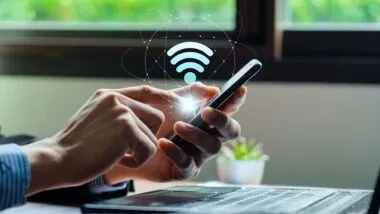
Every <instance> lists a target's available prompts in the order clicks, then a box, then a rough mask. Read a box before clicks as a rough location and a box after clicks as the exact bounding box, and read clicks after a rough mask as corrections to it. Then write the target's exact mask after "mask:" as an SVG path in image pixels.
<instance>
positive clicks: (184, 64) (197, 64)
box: [167, 42, 214, 84]
mask: <svg viewBox="0 0 380 214" xmlns="http://www.w3.org/2000/svg"><path fill="white" fill-rule="evenodd" d="M187 49H192V50H197V51H198V52H201V53H198V52H195V51H187ZM184 50H185V51H184ZM178 52H181V53H179V54H177V53H178ZM176 54H177V55H176ZM213 54H214V52H213V51H212V50H211V49H210V48H209V47H207V46H206V45H204V44H202V43H198V42H182V43H179V44H177V45H175V46H173V47H171V48H170V49H169V50H168V52H167V55H168V56H169V57H173V56H174V57H173V58H172V59H171V60H170V63H171V64H172V65H174V66H176V71H177V72H178V73H182V72H183V71H185V70H189V71H188V72H187V73H186V74H185V76H184V80H185V83H187V84H191V83H193V82H195V81H196V80H197V75H196V74H195V73H193V72H192V71H191V70H193V71H197V72H199V73H203V72H204V70H205V69H204V66H206V65H208V64H210V60H209V58H208V57H211V56H212V55H213ZM189 60H192V61H189ZM201 63H202V64H203V65H202V64H201Z"/></svg>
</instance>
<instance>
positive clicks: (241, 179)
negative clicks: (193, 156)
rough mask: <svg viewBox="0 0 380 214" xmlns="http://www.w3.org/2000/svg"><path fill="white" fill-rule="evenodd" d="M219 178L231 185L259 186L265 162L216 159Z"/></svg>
mask: <svg viewBox="0 0 380 214" xmlns="http://www.w3.org/2000/svg"><path fill="white" fill-rule="evenodd" d="M216 166H217V173H218V178H219V180H220V181H221V182H224V183H230V184H251V185H259V184H261V182H262V179H263V175H264V168H265V161H264V160H260V161H250V160H228V159H226V158H222V157H218V158H217V159H216Z"/></svg>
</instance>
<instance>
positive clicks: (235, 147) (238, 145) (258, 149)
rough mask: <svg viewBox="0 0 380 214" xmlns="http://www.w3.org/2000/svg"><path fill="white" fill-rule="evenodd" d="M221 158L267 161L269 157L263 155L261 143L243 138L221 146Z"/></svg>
mask: <svg viewBox="0 0 380 214" xmlns="http://www.w3.org/2000/svg"><path fill="white" fill-rule="evenodd" d="M221 156H222V157H224V158H227V159H229V160H263V161H266V160H269V156H268V155H267V154H265V153H264V150H263V143H261V142H257V141H256V140H255V139H254V138H252V139H246V138H245V137H240V138H238V139H236V140H233V141H231V142H229V143H228V144H226V145H223V147H222V151H221Z"/></svg>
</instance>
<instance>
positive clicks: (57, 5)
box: [0, 0, 380, 24]
mask: <svg viewBox="0 0 380 214" xmlns="http://www.w3.org/2000/svg"><path fill="white" fill-rule="evenodd" d="M280 1H286V2H287V3H286V4H285V5H286V7H287V9H286V12H285V13H286V16H285V17H287V18H286V19H287V20H288V21H291V22H297V23H314V22H338V23H339V22H351V23H352V22H354V23H355V22H370V23H376V22H380V0H280ZM235 5H236V0H0V20H6V21H89V22H99V21H102V22H134V23H151V24H152V23H162V22H165V21H168V20H169V17H170V14H172V15H173V16H174V17H177V16H180V17H181V16H185V17H191V18H189V20H185V21H193V22H199V21H202V20H199V17H202V16H205V17H208V16H209V15H210V19H212V20H213V21H215V22H216V23H222V24H223V23H224V24H225V23H230V24H231V23H235V11H236V9H235V7H236V6H235ZM182 21H184V20H182Z"/></svg>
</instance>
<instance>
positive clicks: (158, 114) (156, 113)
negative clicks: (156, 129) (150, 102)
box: [152, 109, 165, 125]
mask: <svg viewBox="0 0 380 214" xmlns="http://www.w3.org/2000/svg"><path fill="white" fill-rule="evenodd" d="M152 119H154V120H155V122H156V123H157V124H159V125H161V124H163V123H164V122H165V114H164V113H163V112H162V111H160V110H157V109H154V110H153V118H152Z"/></svg>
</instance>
